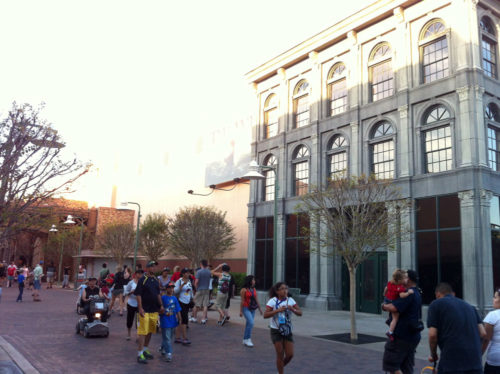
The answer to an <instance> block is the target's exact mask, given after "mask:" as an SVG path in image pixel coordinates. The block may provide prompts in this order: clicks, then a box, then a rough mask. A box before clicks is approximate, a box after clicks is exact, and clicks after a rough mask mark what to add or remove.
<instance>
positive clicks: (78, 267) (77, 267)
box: [64, 214, 83, 291]
mask: <svg viewBox="0 0 500 374" xmlns="http://www.w3.org/2000/svg"><path fill="white" fill-rule="evenodd" d="M73 218H76V219H79V220H80V243H79V244H78V262H77V264H78V265H77V266H76V271H75V291H76V289H77V286H78V270H79V269H80V260H81V259H80V254H81V253H82V242H83V218H82V217H74V216H72V215H71V214H69V215H68V217H67V218H66V221H64V224H65V225H74V224H76V222H75V221H74V220H73Z"/></svg>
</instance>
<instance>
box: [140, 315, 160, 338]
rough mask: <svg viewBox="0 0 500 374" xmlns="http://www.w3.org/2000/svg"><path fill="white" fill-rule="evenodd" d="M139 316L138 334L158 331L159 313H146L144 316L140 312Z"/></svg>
mask: <svg viewBox="0 0 500 374" xmlns="http://www.w3.org/2000/svg"><path fill="white" fill-rule="evenodd" d="M137 317H138V318H137V335H148V334H154V333H155V332H156V326H157V325H158V313H144V317H142V316H141V315H140V314H139V313H138V314H137Z"/></svg>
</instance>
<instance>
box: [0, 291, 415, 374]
mask: <svg viewBox="0 0 500 374" xmlns="http://www.w3.org/2000/svg"><path fill="white" fill-rule="evenodd" d="M16 291H17V290H16V289H15V288H10V289H6V288H4V294H3V297H2V301H1V304H0V311H1V318H0V335H1V336H3V337H4V338H5V339H6V340H7V341H8V342H9V343H10V344H11V345H12V346H13V347H14V348H16V349H17V350H18V351H19V352H20V353H21V354H22V355H24V357H25V358H26V359H27V360H28V361H29V362H30V363H31V364H32V365H33V366H34V367H35V368H36V369H38V370H39V371H40V373H47V374H48V373H50V374H56V373H99V374H102V373H110V372H120V373H160V372H162V373H163V372H165V371H167V372H170V371H172V372H175V373H200V374H203V373H216V372H224V373H238V374H247V373H248V374H251V373H259V374H260V373H263V374H264V373H276V369H275V364H274V360H275V355H274V349H273V347H272V345H271V342H270V339H269V332H268V330H267V329H263V328H255V329H254V332H253V337H252V340H253V342H254V343H255V348H253V349H252V348H246V347H244V346H243V345H242V344H241V342H242V335H243V324H242V323H243V322H242V320H241V319H239V318H238V317H237V316H233V319H234V320H237V321H233V322H231V323H228V324H227V325H225V326H224V327H217V326H216V325H215V318H216V314H215V312H211V313H210V314H209V319H210V321H209V323H208V325H206V326H202V325H197V324H195V325H193V324H191V325H190V326H191V327H190V329H189V333H188V335H189V337H190V339H191V340H192V342H193V344H192V346H190V347H184V346H180V345H178V344H175V345H174V360H173V362H171V363H166V362H163V361H160V360H158V359H157V357H158V356H159V355H158V354H155V356H156V357H155V359H154V360H152V361H150V362H149V363H148V364H147V365H139V364H137V363H136V361H135V360H136V345H135V343H134V341H133V340H132V341H126V340H125V336H126V327H125V317H120V316H118V315H117V314H116V313H115V314H114V315H113V317H112V318H111V319H110V336H109V338H90V339H85V338H84V337H82V336H80V335H76V334H75V331H74V328H75V324H76V321H77V319H78V318H79V317H78V316H77V314H76V313H75V300H76V292H73V291H68V290H59V289H52V290H43V292H42V298H43V301H42V302H41V303H34V302H32V301H31V297H29V296H30V292H29V291H27V292H25V295H26V298H25V299H26V301H24V302H23V303H16V302H15V298H16V296H17V292H16ZM256 318H261V317H260V316H256ZM302 318H307V314H306V315H305V316H304V317H302ZM160 340H161V336H160V334H157V335H154V336H153V338H152V344H151V348H153V349H152V351H153V350H154V351H156V348H157V347H158V346H159V344H160ZM295 341H296V344H295V357H294V359H293V360H292V362H291V363H290V364H289V366H287V368H286V373H304V374H315V373H339V374H344V373H345V374H353V373H365V374H371V373H382V370H381V353H380V352H376V351H373V350H369V349H366V348H363V347H362V346H352V345H348V344H342V343H336V342H331V341H326V340H323V339H318V338H312V337H307V336H296V337H295ZM424 366H425V361H423V360H417V365H416V369H421V368H422V367H424ZM416 372H417V373H418V372H419V370H416Z"/></svg>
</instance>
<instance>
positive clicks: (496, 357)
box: [482, 289, 500, 374]
mask: <svg viewBox="0 0 500 374" xmlns="http://www.w3.org/2000/svg"><path fill="white" fill-rule="evenodd" d="M493 308H494V310H492V311H491V312H489V313H488V314H487V315H486V317H485V318H484V321H483V322H484V328H485V330H486V338H484V340H483V347H482V348H483V353H484V352H485V351H486V349H487V350H488V353H487V354H486V364H485V366H484V374H494V373H500V289H498V290H496V291H495V296H494V297H493Z"/></svg>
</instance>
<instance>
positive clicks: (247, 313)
mask: <svg viewBox="0 0 500 374" xmlns="http://www.w3.org/2000/svg"><path fill="white" fill-rule="evenodd" d="M243 316H244V317H245V319H246V320H247V323H246V324H245V334H244V335H243V339H245V340H246V339H250V338H251V337H252V329H253V320H254V318H255V309H253V310H252V309H248V308H245V307H244V308H243Z"/></svg>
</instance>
